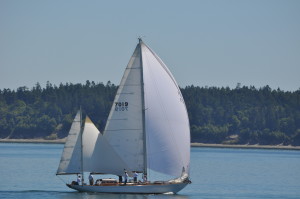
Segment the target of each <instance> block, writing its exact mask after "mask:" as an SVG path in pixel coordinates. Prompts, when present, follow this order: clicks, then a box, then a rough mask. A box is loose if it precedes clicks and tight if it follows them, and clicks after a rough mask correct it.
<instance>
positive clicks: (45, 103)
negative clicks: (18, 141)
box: [0, 81, 117, 139]
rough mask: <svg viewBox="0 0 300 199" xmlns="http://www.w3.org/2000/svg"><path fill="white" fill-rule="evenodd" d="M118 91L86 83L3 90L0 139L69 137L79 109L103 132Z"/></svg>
mask: <svg viewBox="0 0 300 199" xmlns="http://www.w3.org/2000/svg"><path fill="white" fill-rule="evenodd" d="M116 89H117V87H116V86H115V85H113V84H111V83H110V82H109V83H108V84H107V85H104V84H103V83H99V84H95V82H89V81H87V82H86V84H85V85H82V84H71V83H67V84H65V85H63V84H60V85H59V87H57V86H55V85H54V86H53V85H52V84H51V83H50V82H47V85H46V88H44V89H42V88H41V86H40V84H39V83H37V84H36V86H34V87H33V88H32V89H31V90H29V89H28V88H27V87H20V88H18V89H17V91H16V92H15V91H12V90H10V89H4V90H0V138H25V139H26V138H46V137H47V138H63V137H66V136H67V133H68V131H69V128H70V126H71V123H72V121H73V117H74V115H75V113H76V111H77V110H78V109H79V107H80V106H82V109H83V110H84V111H85V113H88V114H89V116H90V117H91V118H92V119H93V121H94V122H95V123H96V125H97V126H98V127H100V129H101V130H102V128H104V124H105V121H106V118H107V116H108V113H109V110H110V106H111V103H112V101H113V98H114V95H115V92H116Z"/></svg>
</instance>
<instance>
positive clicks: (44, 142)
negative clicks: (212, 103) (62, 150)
mask: <svg viewBox="0 0 300 199" xmlns="http://www.w3.org/2000/svg"><path fill="white" fill-rule="evenodd" d="M65 142H66V138H64V139H57V140H45V139H0V143H43V144H64V143H65ZM191 147H212V148H242V149H284V150H300V146H291V145H288V146H283V145H238V144H234V145H230V144H205V143H191Z"/></svg>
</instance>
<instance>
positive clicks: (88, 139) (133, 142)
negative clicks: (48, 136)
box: [57, 38, 191, 194]
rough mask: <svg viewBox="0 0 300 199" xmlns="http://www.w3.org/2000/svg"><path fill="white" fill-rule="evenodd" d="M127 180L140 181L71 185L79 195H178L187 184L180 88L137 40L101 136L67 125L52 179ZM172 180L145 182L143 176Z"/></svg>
mask: <svg viewBox="0 0 300 199" xmlns="http://www.w3.org/2000/svg"><path fill="white" fill-rule="evenodd" d="M124 171H126V172H127V173H128V174H129V176H132V175H133V173H140V174H141V175H142V176H143V181H138V182H131V181H130V182H128V183H124V182H118V181H117V180H116V179H111V178H109V179H101V180H100V181H99V180H97V181H96V183H95V184H92V185H88V184H86V183H85V182H84V181H83V180H82V182H81V183H76V182H73V183H70V184H67V186H68V187H69V188H71V189H75V190H78V191H81V192H100V193H143V194H161V193H169V192H172V193H177V192H179V191H180V190H182V189H183V188H184V187H185V186H187V185H188V184H189V183H191V181H190V179H189V173H190V128H189V119H188V114H187V110H186V106H185V102H184V99H183V97H182V94H181V91H180V88H179V86H178V84H177V83H176V81H175V79H174V77H173V75H172V74H171V72H170V71H169V69H168V68H167V66H166V65H165V64H164V62H163V61H162V60H161V59H160V58H159V57H158V56H157V55H156V53H155V52H154V51H153V50H151V49H150V48H149V47H148V46H147V45H146V44H145V43H144V42H143V41H142V39H141V38H139V42H138V44H137V46H136V48H135V50H134V52H133V55H132V56H131V58H130V60H129V63H128V65H127V67H126V69H125V72H124V74H123V77H122V80H121V83H120V85H119V87H118V90H117V93H116V96H115V99H114V101H113V105H112V108H111V110H110V113H109V116H108V119H107V122H106V126H105V128H104V132H103V133H101V132H100V131H99V130H98V129H97V128H96V127H95V125H94V124H93V123H92V121H91V120H90V119H89V118H88V117H86V119H85V122H83V119H82V113H81V110H80V111H78V112H77V114H76V116H75V119H74V121H73V123H72V126H71V129H70V132H69V135H68V137H67V141H66V143H65V147H64V150H63V153H62V157H61V161H60V164H59V167H58V170H57V175H71V174H77V175H78V174H80V175H81V176H82V178H84V177H83V175H84V173H85V172H89V173H93V174H94V175H96V174H110V175H115V176H119V177H120V176H124ZM149 171H155V172H158V173H162V174H166V175H169V176H172V178H171V180H163V181H162V180H158V181H149V180H148V179H149V178H147V177H149V175H148V172H149Z"/></svg>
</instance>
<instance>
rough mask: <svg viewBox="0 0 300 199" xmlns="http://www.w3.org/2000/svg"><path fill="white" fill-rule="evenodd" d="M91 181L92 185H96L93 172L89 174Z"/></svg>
mask: <svg viewBox="0 0 300 199" xmlns="http://www.w3.org/2000/svg"><path fill="white" fill-rule="evenodd" d="M89 181H90V185H94V177H93V175H92V173H90V175H89Z"/></svg>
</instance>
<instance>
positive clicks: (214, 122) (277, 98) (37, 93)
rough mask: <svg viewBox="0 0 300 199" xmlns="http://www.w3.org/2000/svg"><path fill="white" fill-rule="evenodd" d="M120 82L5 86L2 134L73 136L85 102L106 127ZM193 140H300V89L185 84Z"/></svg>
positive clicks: (1, 101) (1, 104)
mask: <svg viewBox="0 0 300 199" xmlns="http://www.w3.org/2000/svg"><path fill="white" fill-rule="evenodd" d="M116 90H117V86H115V85H114V84H111V83H110V82H108V83H107V84H106V85H105V84H103V83H97V84H96V83H94V82H90V81H86V83H85V84H71V83H67V84H60V85H59V86H56V85H52V84H51V83H49V82H47V85H46V88H41V86H40V85H39V83H37V84H36V86H35V87H33V88H32V89H28V88H27V87H19V88H18V89H17V90H16V91H15V90H10V89H3V90H0V138H45V139H57V138H63V137H66V136H67V133H68V130H69V128H70V125H71V122H72V120H73V117H74V116H75V113H76V111H77V110H78V108H79V107H80V106H81V107H82V109H83V111H84V114H87V115H89V116H90V118H91V119H92V120H93V122H94V123H95V124H96V126H97V127H98V128H99V129H100V130H101V131H102V130H103V128H104V126H105V122H106V119H107V117H108V114H109V111H110V108H111V105H112V101H113V99H114V95H115V93H116ZM182 94H183V96H184V99H185V102H186V106H187V109H188V113H189V118H190V126H191V137H192V138H191V139H192V140H191V141H192V142H203V143H231V144H267V145H268V144H275V145H277V144H285V145H288V144H292V145H300V90H297V91H295V92H285V91H282V90H280V89H277V90H272V89H271V88H270V87H269V86H265V87H263V88H259V89H257V88H255V87H246V86H244V87H241V86H240V85H239V84H238V86H237V87H236V88H235V89H230V88H217V87H205V88H203V87H195V86H188V87H186V88H182Z"/></svg>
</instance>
